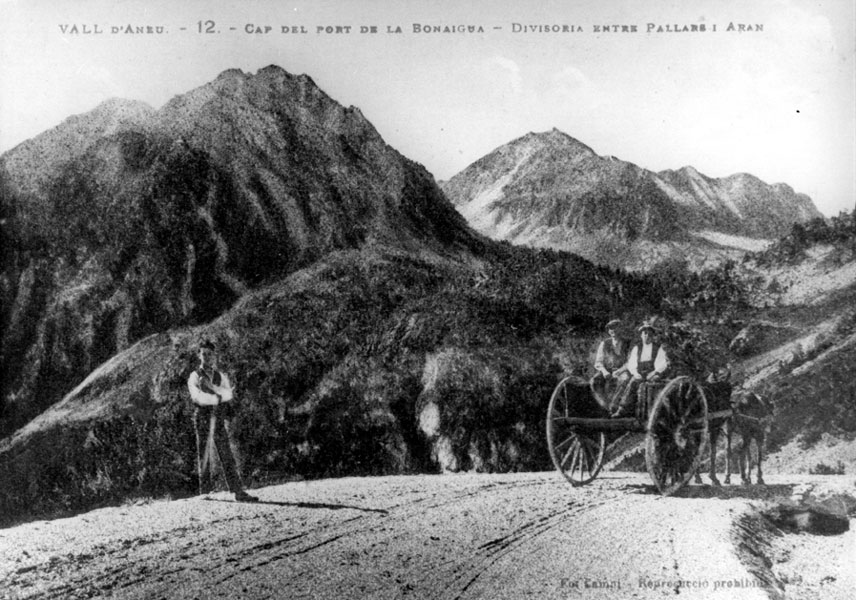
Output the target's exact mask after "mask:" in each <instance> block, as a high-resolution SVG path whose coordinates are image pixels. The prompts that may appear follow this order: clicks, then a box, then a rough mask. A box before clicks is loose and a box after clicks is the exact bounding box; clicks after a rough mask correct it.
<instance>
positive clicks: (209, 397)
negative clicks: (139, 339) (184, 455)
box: [187, 341, 259, 502]
mask: <svg viewBox="0 0 856 600" xmlns="http://www.w3.org/2000/svg"><path fill="white" fill-rule="evenodd" d="M187 388H188V389H189V390H190V398H191V400H192V401H193V404H194V409H193V429H194V432H195V434H196V467H197V473H198V474H199V493H200V494H201V493H203V488H204V489H205V491H207V490H210V489H211V487H212V481H211V479H212V475H213V473H212V467H213V461H214V454H215V453H216V455H217V458H218V460H219V462H220V465H221V467H222V469H223V474H224V475H225V476H226V484H227V485H228V486H229V491H230V492H232V493H234V494H235V500H237V501H238V502H258V500H259V499H258V498H256V497H255V496H250V495H249V494H248V493H247V492H245V491H244V484H243V482H242V481H241V474H240V473H239V472H238V463H237V461H236V460H235V453H234V452H233V448H234V446H235V443H234V440H233V439H232V428H231V420H232V413H233V408H234V405H233V404H232V399H233V397H234V393H233V389H232V384H231V382H230V381H229V377H228V376H227V375H226V374H225V373H223V372H222V371H219V370H217V349H216V348H215V346H214V344H213V343H211V342H209V341H205V342H203V343H202V344H200V346H199V368H198V369H196V370H195V371H193V372H192V373H191V374H190V377H189V378H188V380H187Z"/></svg>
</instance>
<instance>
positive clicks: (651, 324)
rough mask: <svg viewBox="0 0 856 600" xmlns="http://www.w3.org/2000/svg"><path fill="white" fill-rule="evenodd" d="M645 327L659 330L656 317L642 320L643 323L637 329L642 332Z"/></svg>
mask: <svg viewBox="0 0 856 600" xmlns="http://www.w3.org/2000/svg"><path fill="white" fill-rule="evenodd" d="M645 329H650V330H651V331H657V330H658V329H659V328H658V327H657V322H656V320H655V319H645V320H644V321H642V324H641V325H640V326H639V327H637V328H636V331H639V332H642V331H643V330H645Z"/></svg>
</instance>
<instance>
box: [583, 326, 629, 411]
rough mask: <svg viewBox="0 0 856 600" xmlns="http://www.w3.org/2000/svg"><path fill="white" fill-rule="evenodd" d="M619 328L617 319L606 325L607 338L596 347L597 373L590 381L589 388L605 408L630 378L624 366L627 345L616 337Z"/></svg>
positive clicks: (595, 364) (595, 365)
mask: <svg viewBox="0 0 856 600" xmlns="http://www.w3.org/2000/svg"><path fill="white" fill-rule="evenodd" d="M620 326H621V321H620V320H619V319H613V320H611V321H610V322H609V323H607V324H606V331H607V333H608V334H609V337H608V338H606V339H605V340H603V341H601V343H600V344H599V345H598V347H597V354H596V355H595V359H594V368H595V371H597V373H595V376H594V377H593V378H592V380H591V388H592V391H593V392H594V393H595V395H599V396H600V397H601V398H602V399H603V401H604V402H605V403H606V404H605V406H609V404H610V402H611V401H612V397H613V396H614V395H615V394H616V393H621V390H622V389H623V387H624V385H625V383H626V382H627V380H628V379H629V378H630V375H629V373H628V371H627V367H626V366H625V363H626V362H627V349H628V346H629V344H628V342H627V341H626V340H623V339H621V338H620V337H619V336H618V332H619V327H620Z"/></svg>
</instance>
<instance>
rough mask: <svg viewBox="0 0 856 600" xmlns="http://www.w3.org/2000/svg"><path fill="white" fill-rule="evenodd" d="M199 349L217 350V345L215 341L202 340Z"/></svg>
mask: <svg viewBox="0 0 856 600" xmlns="http://www.w3.org/2000/svg"><path fill="white" fill-rule="evenodd" d="M199 349H200V350H216V349H217V346H215V345H214V342H212V341H211V340H202V342H201V343H200V344H199Z"/></svg>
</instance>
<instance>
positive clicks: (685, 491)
mask: <svg viewBox="0 0 856 600" xmlns="http://www.w3.org/2000/svg"><path fill="white" fill-rule="evenodd" d="M794 487H796V484H776V485H756V484H753V485H722V486H716V485H709V484H701V485H698V484H690V485H687V486H685V487H683V488H681V489H680V490H678V491H677V492H675V493H674V494H672V498H690V499H692V498H705V499H707V498H718V499H720V500H728V499H731V498H747V499H750V500H773V499H781V498H783V497H784V498H790V497H791V495H792V494H793V491H794ZM622 489H624V490H627V491H632V492H635V493H637V494H651V495H654V496H658V495H660V491H659V490H658V489H657V488H656V487H655V486H654V485H650V484H628V485H625V486H622Z"/></svg>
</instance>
